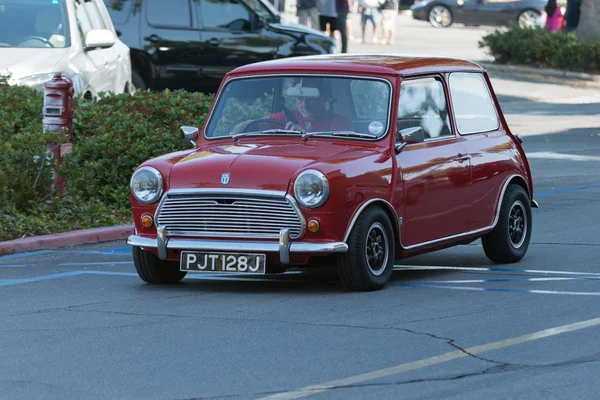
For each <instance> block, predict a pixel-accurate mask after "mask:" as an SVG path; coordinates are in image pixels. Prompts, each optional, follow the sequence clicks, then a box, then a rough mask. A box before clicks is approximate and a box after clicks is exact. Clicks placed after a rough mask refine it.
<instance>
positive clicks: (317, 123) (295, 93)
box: [232, 78, 354, 133]
mask: <svg viewBox="0 0 600 400" xmlns="http://www.w3.org/2000/svg"><path fill="white" fill-rule="evenodd" d="M285 93H286V96H288V97H295V100H296V109H295V110H289V109H288V108H287V107H285V106H284V110H283V111H281V112H278V113H275V114H271V115H268V116H266V117H264V118H262V119H261V120H260V122H259V121H256V120H254V121H256V124H257V125H258V123H263V124H267V123H268V122H267V121H266V120H271V121H279V122H280V123H281V126H277V127H274V128H279V129H282V128H283V127H284V125H283V124H285V129H289V130H296V131H300V132H329V131H353V130H354V124H353V123H352V121H351V120H350V119H348V118H346V117H344V116H342V115H340V114H337V113H335V112H333V111H332V110H331V106H332V100H333V97H332V95H331V89H330V87H329V84H328V82H327V81H326V80H325V79H324V78H304V79H302V80H300V82H298V83H297V84H296V85H294V86H292V87H290V88H288V89H287V91H286V92H285ZM263 121H264V122H263ZM252 122H253V120H248V121H244V122H242V123H240V124H238V125H237V126H236V127H235V128H234V129H233V131H232V133H240V132H245V131H246V130H247V128H248V127H249V126H250V125H252ZM252 130H254V129H252Z"/></svg>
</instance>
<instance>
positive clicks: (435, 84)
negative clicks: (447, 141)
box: [397, 78, 452, 141]
mask: <svg viewBox="0 0 600 400" xmlns="http://www.w3.org/2000/svg"><path fill="white" fill-rule="evenodd" d="M419 126H420V127H421V128H423V132H424V133H425V139H431V138H438V137H444V136H451V135H452V129H451V128H450V118H449V115H448V103H447V101H446V94H445V92H444V85H443V83H442V81H441V80H440V79H439V78H420V79H411V80H406V81H403V82H402V84H401V86H400V102H399V103H398V126H397V131H398V132H399V131H401V130H403V129H406V128H415V127H419ZM398 140H399V137H398V138H397V141H398Z"/></svg>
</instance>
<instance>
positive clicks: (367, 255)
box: [337, 207, 395, 291]
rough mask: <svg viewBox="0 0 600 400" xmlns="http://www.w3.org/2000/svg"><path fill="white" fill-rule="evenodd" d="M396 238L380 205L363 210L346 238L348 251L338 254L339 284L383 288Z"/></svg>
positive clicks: (361, 287)
mask: <svg viewBox="0 0 600 400" xmlns="http://www.w3.org/2000/svg"><path fill="white" fill-rule="evenodd" d="M394 256H395V239H394V231H393V228H392V224H391V223H390V220H389V218H388V216H387V214H386V213H385V212H384V211H383V210H382V209H381V208H379V207H371V208H368V209H367V210H365V211H364V212H363V213H362V214H361V215H360V216H359V217H358V219H357V220H356V223H355V224H354V227H353V228H352V232H351V233H350V236H349V238H348V252H346V253H344V254H342V255H340V256H339V257H338V262H337V268H338V274H339V276H340V279H341V281H342V284H343V285H344V286H345V287H346V288H347V289H349V290H363V291H366V290H378V289H381V288H383V287H384V286H385V285H386V284H387V283H388V281H389V280H390V277H391V276H392V269H393V268H394Z"/></svg>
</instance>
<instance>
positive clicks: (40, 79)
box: [18, 72, 54, 90]
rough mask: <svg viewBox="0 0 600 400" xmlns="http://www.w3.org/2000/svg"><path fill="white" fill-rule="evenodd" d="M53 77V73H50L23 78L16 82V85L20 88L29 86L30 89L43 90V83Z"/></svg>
mask: <svg viewBox="0 0 600 400" xmlns="http://www.w3.org/2000/svg"><path fill="white" fill-rule="evenodd" d="M53 77H54V73H52V72H51V73H47V74H38V75H29V76H24V77H23V78H21V79H19V80H18V84H19V85H21V86H29V87H30V88H32V89H39V90H41V89H43V88H44V83H46V82H48V81H50V80H52V78H53Z"/></svg>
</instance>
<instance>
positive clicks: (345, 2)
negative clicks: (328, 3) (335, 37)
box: [335, 0, 352, 53]
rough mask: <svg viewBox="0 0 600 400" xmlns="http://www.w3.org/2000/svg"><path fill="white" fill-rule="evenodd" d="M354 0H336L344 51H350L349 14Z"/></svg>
mask: <svg viewBox="0 0 600 400" xmlns="http://www.w3.org/2000/svg"><path fill="white" fill-rule="evenodd" d="M351 1H352V0H335V8H336V10H337V15H338V16H337V28H338V29H339V31H340V36H341V38H342V53H347V52H348V34H349V33H350V32H348V24H347V23H346V21H347V19H348V14H349V13H350V2H351Z"/></svg>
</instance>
